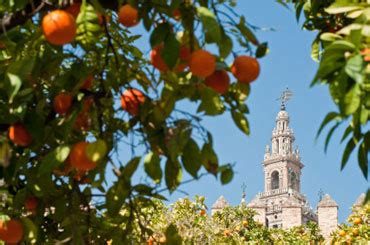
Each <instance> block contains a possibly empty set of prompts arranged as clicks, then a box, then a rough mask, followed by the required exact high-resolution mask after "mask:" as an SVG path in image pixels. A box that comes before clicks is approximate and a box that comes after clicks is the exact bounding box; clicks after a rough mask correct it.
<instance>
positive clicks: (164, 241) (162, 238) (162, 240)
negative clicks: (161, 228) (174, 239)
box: [159, 236, 167, 243]
mask: <svg viewBox="0 0 370 245" xmlns="http://www.w3.org/2000/svg"><path fill="white" fill-rule="evenodd" d="M166 242H167V238H166V236H162V237H161V238H159V243H166Z"/></svg>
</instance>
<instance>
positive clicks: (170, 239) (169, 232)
mask: <svg viewBox="0 0 370 245" xmlns="http://www.w3.org/2000/svg"><path fill="white" fill-rule="evenodd" d="M165 235H166V244H169V245H178V244H182V239H181V236H180V235H179V233H178V231H177V228H176V226H175V225H173V224H170V225H169V226H168V227H167V229H166V232H165Z"/></svg>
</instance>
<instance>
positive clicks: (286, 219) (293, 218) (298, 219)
mask: <svg viewBox="0 0 370 245" xmlns="http://www.w3.org/2000/svg"><path fill="white" fill-rule="evenodd" d="M281 219H282V221H283V229H289V228H291V227H293V226H299V225H302V208H301V207H296V206H292V207H283V212H282V215H281Z"/></svg>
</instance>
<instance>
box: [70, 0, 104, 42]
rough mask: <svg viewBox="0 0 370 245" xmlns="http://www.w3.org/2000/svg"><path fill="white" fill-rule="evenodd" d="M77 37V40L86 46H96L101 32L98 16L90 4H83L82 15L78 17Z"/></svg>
mask: <svg viewBox="0 0 370 245" xmlns="http://www.w3.org/2000/svg"><path fill="white" fill-rule="evenodd" d="M76 23H77V36H76V40H77V41H79V42H80V43H81V44H82V45H84V46H89V45H93V44H96V43H97V42H98V40H99V39H98V37H99V34H100V32H101V27H100V25H99V19H98V15H97V14H96V10H95V9H94V7H93V6H92V5H90V4H84V3H83V4H82V5H81V8H80V13H79V14H78V16H77V20H76Z"/></svg>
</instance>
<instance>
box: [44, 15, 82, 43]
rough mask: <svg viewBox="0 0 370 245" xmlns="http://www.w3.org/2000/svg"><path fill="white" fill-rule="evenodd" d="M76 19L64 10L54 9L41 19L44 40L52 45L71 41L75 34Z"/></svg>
mask: <svg viewBox="0 0 370 245" xmlns="http://www.w3.org/2000/svg"><path fill="white" fill-rule="evenodd" d="M76 29H77V26H76V21H75V19H74V18H73V16H72V15H71V14H69V13H68V12H67V11H64V10H54V11H52V12H50V13H48V14H47V15H45V17H44V18H43V19H42V30H43V32H44V35H45V38H46V40H47V41H48V42H49V43H51V44H54V45H63V44H67V43H70V42H72V41H73V39H74V38H75V36H76Z"/></svg>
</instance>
